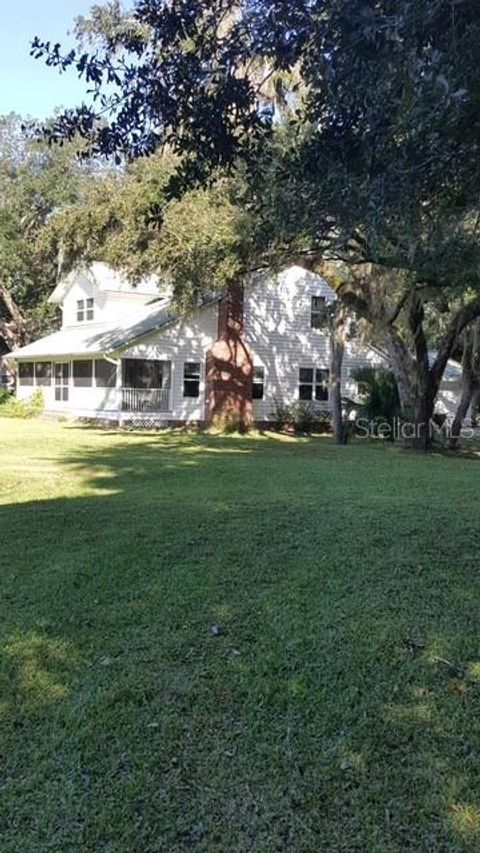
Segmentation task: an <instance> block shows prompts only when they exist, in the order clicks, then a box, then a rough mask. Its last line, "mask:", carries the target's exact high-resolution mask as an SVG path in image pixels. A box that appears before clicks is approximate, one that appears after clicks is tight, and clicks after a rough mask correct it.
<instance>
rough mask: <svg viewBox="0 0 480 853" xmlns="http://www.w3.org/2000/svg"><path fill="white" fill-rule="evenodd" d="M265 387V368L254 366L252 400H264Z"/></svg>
mask: <svg viewBox="0 0 480 853" xmlns="http://www.w3.org/2000/svg"><path fill="white" fill-rule="evenodd" d="M264 387H265V368H263V367H254V368H253V383H252V400H263V391H264Z"/></svg>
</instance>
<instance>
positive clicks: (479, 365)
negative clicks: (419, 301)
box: [448, 320, 480, 450]
mask: <svg viewBox="0 0 480 853" xmlns="http://www.w3.org/2000/svg"><path fill="white" fill-rule="evenodd" d="M462 372H463V376H462V394H461V397H460V402H459V404H458V408H457V411H456V414H455V418H454V420H453V423H452V429H451V432H450V440H449V443H448V446H449V448H450V450H455V448H456V446H457V444H458V439H459V436H460V433H461V431H462V426H463V422H464V420H465V418H466V417H467V414H468V410H469V408H470V406H471V405H472V404H473V403H474V401H476V400H477V398H478V394H479V393H480V323H479V321H478V320H477V321H476V322H475V323H474V324H473V325H472V326H470V327H469V328H467V329H466V330H465V331H464V333H463V356H462Z"/></svg>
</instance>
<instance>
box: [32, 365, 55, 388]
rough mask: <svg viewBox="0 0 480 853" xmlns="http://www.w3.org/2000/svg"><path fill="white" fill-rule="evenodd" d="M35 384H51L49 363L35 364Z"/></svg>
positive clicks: (50, 366)
mask: <svg viewBox="0 0 480 853" xmlns="http://www.w3.org/2000/svg"><path fill="white" fill-rule="evenodd" d="M35 384H36V385H51V384H52V365H51V362H50V361H37V362H36V363H35Z"/></svg>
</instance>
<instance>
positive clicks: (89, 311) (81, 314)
mask: <svg viewBox="0 0 480 853" xmlns="http://www.w3.org/2000/svg"><path fill="white" fill-rule="evenodd" d="M93 317H94V303H93V299H78V300H77V323H83V321H84V320H93Z"/></svg>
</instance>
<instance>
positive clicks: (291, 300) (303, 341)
mask: <svg viewBox="0 0 480 853" xmlns="http://www.w3.org/2000/svg"><path fill="white" fill-rule="evenodd" d="M312 296H324V297H325V298H326V299H327V301H332V300H334V299H335V294H334V292H333V290H332V289H331V288H330V287H329V285H328V284H327V282H326V281H324V279H322V278H320V277H319V276H317V275H314V274H312V273H310V272H307V271H306V270H303V269H301V268H300V267H291V268H290V269H288V270H286V271H285V272H283V273H281V274H280V275H279V276H278V277H276V278H271V279H269V280H266V281H265V283H260V284H258V285H248V286H247V287H246V289H245V340H246V343H247V344H248V346H249V347H250V349H251V351H252V355H253V362H254V365H255V366H262V367H263V368H264V370H265V386H264V398H263V400H254V417H255V420H260V421H261V420H268V419H270V418H271V415H272V413H273V412H274V409H275V399H276V400H278V401H279V402H282V403H285V404H288V405H290V404H291V403H294V402H295V401H297V400H298V385H299V381H298V371H299V368H300V367H320V368H326V369H329V368H330V339H329V335H328V333H327V332H325V331H323V330H320V329H312V328H311V299H312ZM383 363H384V359H383V358H382V356H381V355H379V354H378V353H376V352H375V351H374V350H372V349H370V348H368V347H364V346H361V345H360V344H358V343H351V344H348V345H347V347H346V351H345V358H344V364H343V371H342V385H343V393H344V394H346V395H349V394H354V393H355V391H356V383H355V382H353V380H351V379H350V374H351V371H352V370H353V369H354V368H355V367H358V366H360V365H364V364H372V365H381V364H383ZM322 405H323V407H328V403H323V404H322Z"/></svg>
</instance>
